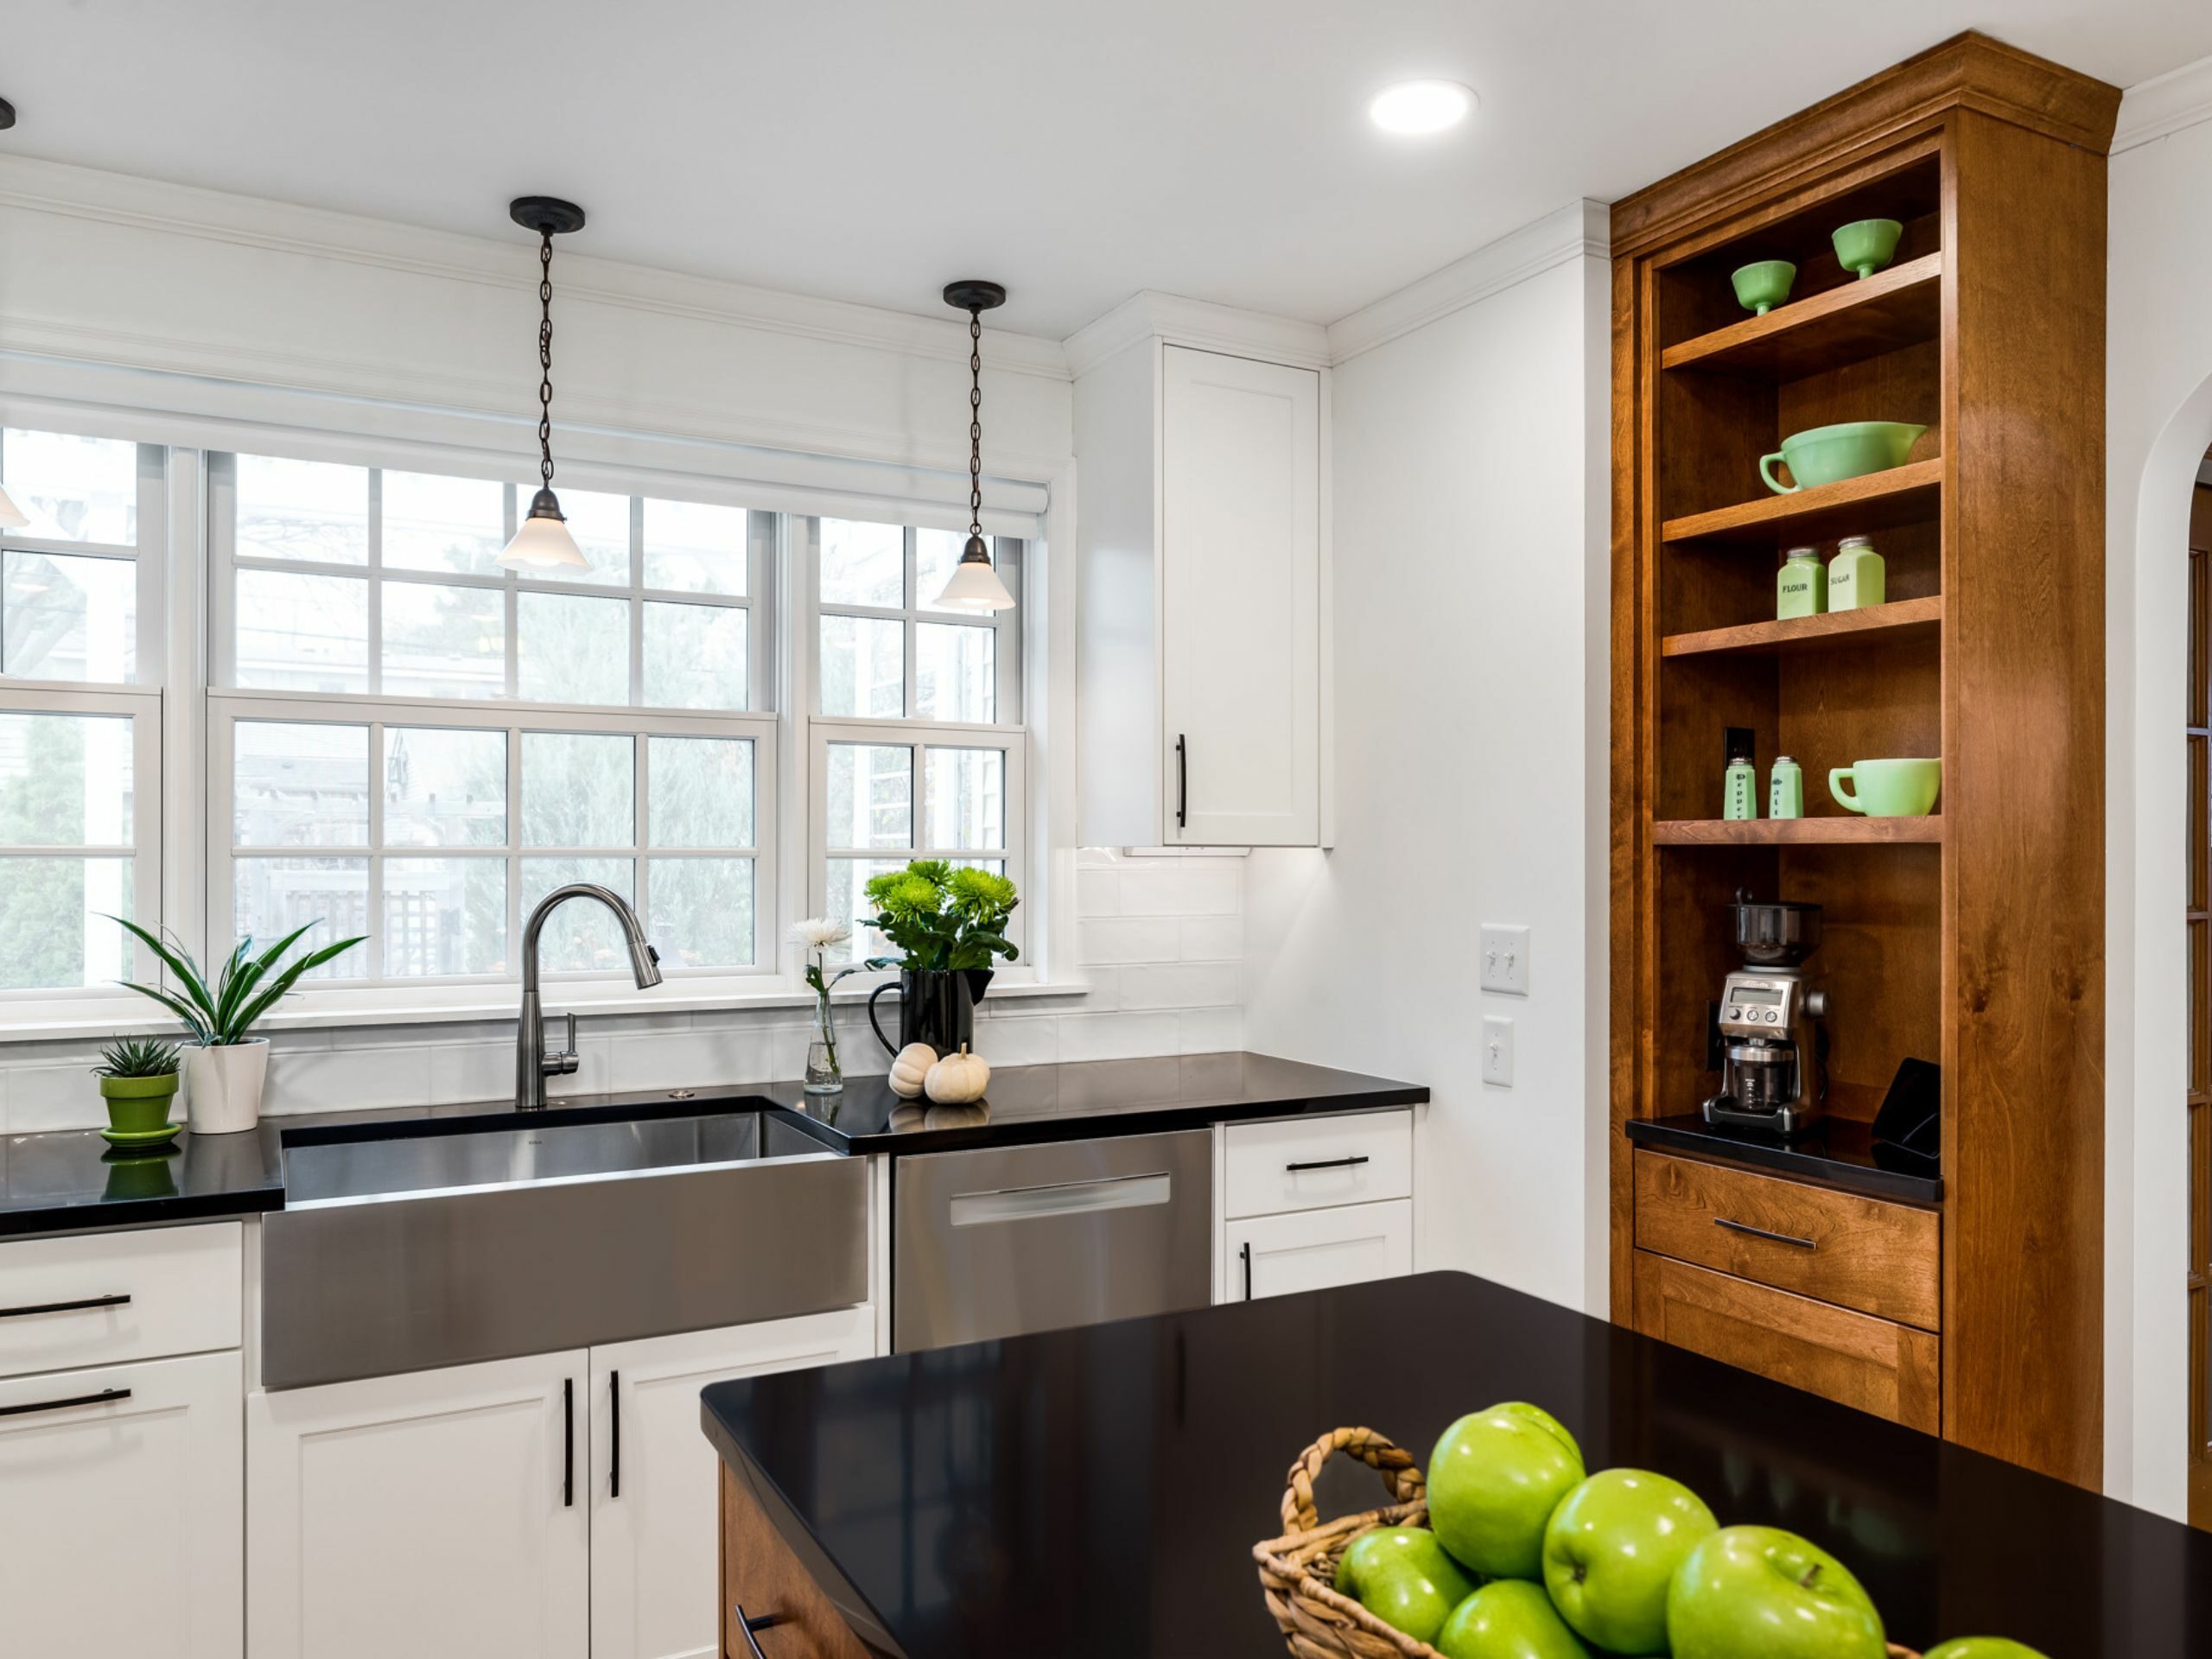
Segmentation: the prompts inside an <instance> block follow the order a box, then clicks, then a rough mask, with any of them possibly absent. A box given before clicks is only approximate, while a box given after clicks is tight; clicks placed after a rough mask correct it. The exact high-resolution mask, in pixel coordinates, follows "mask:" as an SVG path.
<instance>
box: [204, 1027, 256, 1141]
mask: <svg viewBox="0 0 2212 1659" xmlns="http://www.w3.org/2000/svg"><path fill="white" fill-rule="evenodd" d="M185 1053H186V1054H187V1056H188V1057H189V1058H188V1065H187V1067H186V1076H187V1077H188V1081H189V1082H190V1084H191V1086H192V1092H191V1095H190V1096H189V1098H188V1102H187V1104H186V1110H187V1112H188V1119H187V1122H188V1126H189V1128H191V1130H192V1132H193V1133H194V1135H236V1134H238V1132H239V1131H240V1130H242V1129H250V1128H253V1126H254V1125H255V1124H257V1123H258V1122H261V1086H262V1084H264V1082H266V1081H267V1080H268V1077H269V1039H267V1038H266V1037H250V1038H248V1039H246V1040H245V1042H242V1043H231V1044H228V1045H226V1046H224V1047H221V1048H188V1049H187V1050H186V1051H185Z"/></svg>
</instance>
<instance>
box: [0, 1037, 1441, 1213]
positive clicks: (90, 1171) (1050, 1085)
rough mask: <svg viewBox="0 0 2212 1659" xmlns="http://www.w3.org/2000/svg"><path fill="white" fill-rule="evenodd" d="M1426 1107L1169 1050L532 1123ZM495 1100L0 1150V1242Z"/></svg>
mask: <svg viewBox="0 0 2212 1659" xmlns="http://www.w3.org/2000/svg"><path fill="white" fill-rule="evenodd" d="M1427 1098H1428V1090H1427V1089H1426V1088H1425V1087H1422V1086H1421V1085H1420V1084H1406V1083H1393V1082H1389V1081H1388V1080H1387V1079H1384V1078H1381V1077H1365V1076H1363V1075H1361V1074H1359V1073H1357V1072H1353V1071H1332V1070H1331V1069H1330V1068H1328V1067H1326V1066H1319V1065H1303V1064H1301V1063H1300V1062H1298V1061H1295V1060H1283V1059H1277V1058H1274V1057H1272V1056H1270V1055H1265V1054H1247V1053H1224V1054H1185V1055H1169V1056H1166V1057H1163V1058H1156V1059H1134V1060H1091V1061H1081V1062H1071V1063H1068V1064H1066V1065H1027V1066H1008V1067H1005V1068H1002V1069H1001V1070H998V1071H994V1072H993V1073H992V1074H991V1086H990V1090H989V1094H988V1097H987V1098H986V1099H985V1100H983V1101H980V1102H977V1103H975V1104H974V1105H969V1106H932V1105H931V1104H929V1103H927V1102H925V1101H903V1100H900V1099H899V1098H898V1097H897V1096H894V1095H893V1094H892V1092H891V1089H890V1084H888V1082H887V1080H886V1079H885V1078H883V1077H880V1076H878V1077H855V1078H853V1079H852V1080H851V1081H850V1082H849V1083H848V1084H846V1087H845V1090H844V1092H843V1093H842V1095H836V1096H811V1095H808V1094H806V1093H805V1092H804V1090H802V1089H801V1088H800V1086H799V1085H798V1084H797V1083H770V1084H738V1085H734V1086H722V1087H715V1088H710V1089H696V1090H683V1089H676V1090H667V1089H662V1090H646V1091H643V1092H638V1093H631V1094H614V1095H582V1096H569V1097H568V1098H565V1099H562V1100H556V1101H555V1102H554V1103H552V1104H551V1105H550V1106H549V1107H548V1108H547V1109H545V1111H543V1113H540V1114H534V1115H533V1116H535V1117H536V1118H537V1121H539V1122H548V1123H563V1122H575V1123H584V1122H611V1121H617V1120H621V1119H626V1118H637V1117H652V1116H658V1117H679V1116H697V1115H701V1114H709V1113H715V1112H721V1111H730V1112H743V1111H764V1112H767V1113H769V1114H771V1115H772V1116H775V1117H777V1118H779V1119H780V1120H782V1121H783V1122H786V1123H789V1124H790V1125H791V1126H792V1127H793V1128H797V1129H799V1130H801V1131H803V1132H804V1133H805V1134H806V1135H810V1137H812V1138H813V1139H814V1140H815V1141H818V1142H820V1143H821V1144H822V1145H823V1146H824V1147H828V1148H829V1150H831V1151H833V1152H840V1153H848V1154H868V1153H877V1152H882V1153H916V1152H940V1151H945V1150H949V1149H951V1148H955V1147H985V1146H1017V1145H1021V1144H1024V1143H1027V1142H1033V1141H1063V1140H1072V1139H1077V1138H1080V1137H1082V1136H1085V1135H1138V1134H1144V1133H1147V1132H1149V1131H1152V1130H1155V1129H1160V1128H1173V1127H1175V1126H1177V1125H1179V1124H1192V1123H1211V1122H1233V1121H1236V1120H1238V1119H1244V1118H1255V1117H1286V1116H1294V1115H1296V1114H1299V1113H1301V1112H1317V1113H1323V1112H1349V1111H1360V1110H1363V1109H1373V1108H1379V1107H1384V1106H1402V1105H1407V1104H1409V1103H1413V1102H1415V1101H1424V1100H1427ZM515 1119H516V1113H515V1109H514V1107H513V1105H512V1103H509V1102H505V1101H470V1102H461V1103H454V1104H452V1105H443V1106H431V1107H413V1108H406V1107H403V1108H398V1109H390V1110H379V1111H341V1112H329V1113H310V1114H302V1115H299V1116H285V1117H277V1118H265V1119H264V1120H263V1121H262V1122H261V1124H260V1126H259V1128H256V1129H254V1130H251V1131H248V1132H245V1133H243V1134H238V1135H192V1134H190V1133H189V1132H188V1133H186V1134H184V1135H180V1136H179V1137H178V1138H177V1141H176V1142H175V1146H174V1147H173V1149H172V1150H170V1151H169V1152H168V1153H167V1154H156V1155H144V1154H142V1155H139V1156H137V1157H133V1158H130V1159H128V1160H125V1159H124V1158H122V1157H120V1156H118V1155H117V1154H111V1152H110V1151H109V1149H108V1147H107V1144H106V1142H105V1141H102V1140H101V1139H100V1137H99V1132H98V1131H96V1130H92V1129H78V1130H65V1131H61V1132H59V1133H54V1134H48V1135H14V1136H10V1137H7V1138H5V1139H4V1140H0V1237H5V1236H10V1235H15V1234H23V1233H40V1232H55V1231H65V1230H67V1231H75V1230H85V1229H90V1228H98V1227H125V1226H136V1225H138V1224H143V1223H147V1222H156V1221H190V1220H200V1219H205V1218H207V1217H211V1216H224V1215H245V1214H250V1213H253V1212H256V1211H266V1210H277V1209H281V1208H283V1202H284V1179H283V1147H284V1146H286V1145H288V1144H289V1145H294V1146H296V1145H300V1144H302V1143H304V1142H308V1141H339V1140H372V1139H378V1138H383V1137H387V1136H400V1135H423V1134H426V1133H428V1134H454V1135H461V1134H467V1133H468V1132H470V1131H471V1130H475V1129H485V1128H512V1127H513V1125H514V1122H515Z"/></svg>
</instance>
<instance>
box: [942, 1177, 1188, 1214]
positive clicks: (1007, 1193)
mask: <svg viewBox="0 0 2212 1659" xmlns="http://www.w3.org/2000/svg"><path fill="white" fill-rule="evenodd" d="M1173 1196H1174V1183H1173V1181H1172V1180H1171V1179H1169V1177H1168V1174H1167V1172H1166V1170H1153V1171H1150V1172H1148V1173H1143V1174H1136V1175H1106V1176H1101V1177H1099V1178H1098V1179H1095V1180H1087V1181H1053V1182H1050V1183H1047V1184H1046V1185H1042V1186H1002V1187H999V1188H997V1189H995V1190H994V1191H991V1192H956V1193H954V1194H953V1195H952V1198H951V1202H950V1205H949V1211H950V1221H951V1223H952V1224H953V1225H954V1226H955V1227H985V1226H990V1225H993V1224H996V1223H1000V1222H1008V1221H1033V1220H1037V1219H1039V1218H1041V1217H1047V1216H1082V1215H1093V1214H1096V1213H1097V1212H1098V1211H1103V1210H1140V1209H1145V1208H1148V1207H1149V1206H1151V1205H1159V1204H1166V1203H1167V1202H1168V1201H1169V1200H1170V1199H1171V1198H1173Z"/></svg>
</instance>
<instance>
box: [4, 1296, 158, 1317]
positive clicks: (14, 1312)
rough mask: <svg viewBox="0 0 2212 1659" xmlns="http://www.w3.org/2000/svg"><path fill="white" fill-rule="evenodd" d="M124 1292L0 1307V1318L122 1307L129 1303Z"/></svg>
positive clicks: (128, 1297) (128, 1298)
mask: <svg viewBox="0 0 2212 1659" xmlns="http://www.w3.org/2000/svg"><path fill="white" fill-rule="evenodd" d="M129 1304H130V1296H129V1295H128V1294H123V1295H117V1296H87V1297H86V1298H85V1299H84V1300H81V1301H75V1302H33V1303H31V1304H30V1305H29V1306H26V1307H0V1319H22V1317H23V1316H24V1315H25V1314H27V1313H83V1312H84V1311H85V1310H86V1309H87V1308H93V1307H124V1306H128V1305H129Z"/></svg>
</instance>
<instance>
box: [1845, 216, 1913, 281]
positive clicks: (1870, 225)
mask: <svg viewBox="0 0 2212 1659" xmlns="http://www.w3.org/2000/svg"><path fill="white" fill-rule="evenodd" d="M1903 235H1904V226H1902V225H1900V224H1898V223H1897V220H1895V219H1853V220H1852V221H1851V223H1850V224H1848V225H1846V226H1843V227H1842V228H1841V229H1840V230H1839V231H1837V232H1835V234H1834V236H1832V237H1831V238H1828V239H1829V240H1830V241H1832V242H1834V244H1835V257H1836V263H1837V264H1840V265H1841V266H1842V267H1843V268H1844V269H1845V270H1855V271H1857V272H1858V273H1859V281H1861V282H1864V281H1866V278H1868V277H1872V275H1873V274H1874V273H1875V272H1876V271H1878V270H1881V268H1882V267H1883V266H1885V265H1886V264H1889V263H1890V261H1891V260H1892V259H1894V258H1895V257H1897V238H1899V237H1901V236H1903Z"/></svg>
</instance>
